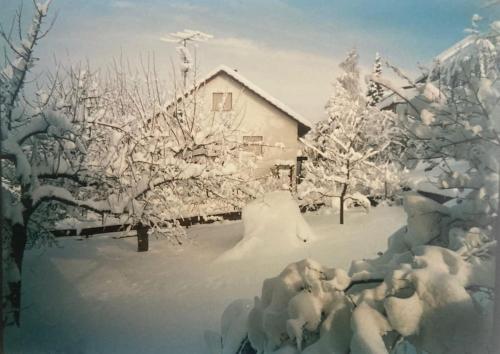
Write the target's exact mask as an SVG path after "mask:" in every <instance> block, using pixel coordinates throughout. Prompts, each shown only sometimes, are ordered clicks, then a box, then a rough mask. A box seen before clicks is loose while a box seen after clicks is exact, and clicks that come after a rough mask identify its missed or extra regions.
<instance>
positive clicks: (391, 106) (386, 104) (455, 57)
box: [377, 35, 476, 112]
mask: <svg viewBox="0 0 500 354" xmlns="http://www.w3.org/2000/svg"><path fill="white" fill-rule="evenodd" d="M474 43H475V37H474V36H472V35H471V36H467V37H465V38H463V39H462V40H460V41H458V42H457V43H455V44H454V45H452V46H451V47H449V48H448V49H446V50H444V51H442V52H441V53H440V54H439V55H437V56H435V57H434V58H433V60H432V62H433V65H434V66H433V68H432V70H431V71H430V72H428V73H423V74H421V75H420V76H419V77H417V78H416V79H415V81H414V82H415V83H416V84H419V83H424V82H426V81H427V80H428V79H430V81H436V80H438V79H439V78H440V77H442V75H446V74H447V73H448V72H452V70H450V69H452V68H453V66H455V65H460V62H461V60H463V59H464V58H466V57H467V56H469V55H470V54H471V51H474V50H476V48H475V46H474V45H473V44H474ZM404 89H405V90H406V91H407V92H408V94H409V96H412V93H414V92H413V91H415V88H414V87H412V86H406V87H404ZM400 105H405V102H404V101H403V100H402V99H401V98H400V97H399V96H398V95H396V94H395V93H393V92H391V93H390V94H388V95H387V96H385V97H384V98H383V99H382V100H381V101H380V102H379V103H378V104H377V107H378V108H380V109H382V110H391V111H393V112H396V111H397V108H398V106H400Z"/></svg>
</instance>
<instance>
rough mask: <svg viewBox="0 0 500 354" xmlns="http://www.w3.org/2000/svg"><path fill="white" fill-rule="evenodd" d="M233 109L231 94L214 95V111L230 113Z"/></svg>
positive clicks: (219, 93) (217, 93)
mask: <svg viewBox="0 0 500 354" xmlns="http://www.w3.org/2000/svg"><path fill="white" fill-rule="evenodd" d="M232 109H233V94H232V93H231V92H214V93H212V111H230V110H232Z"/></svg>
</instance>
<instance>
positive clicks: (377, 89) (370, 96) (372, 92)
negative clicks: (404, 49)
mask: <svg viewBox="0 0 500 354" xmlns="http://www.w3.org/2000/svg"><path fill="white" fill-rule="evenodd" d="M381 74H382V59H381V58H380V55H379V54H378V53H376V54H375V62H374V63H373V70H372V75H373V76H375V77H380V75H381ZM383 96H384V89H383V87H382V85H380V84H378V83H376V82H374V81H372V80H370V83H369V85H368V92H367V94H366V97H367V101H368V105H369V106H375V105H376V104H377V103H379V102H380V101H381V100H382V97H383Z"/></svg>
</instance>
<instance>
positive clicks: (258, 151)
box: [243, 136, 264, 156]
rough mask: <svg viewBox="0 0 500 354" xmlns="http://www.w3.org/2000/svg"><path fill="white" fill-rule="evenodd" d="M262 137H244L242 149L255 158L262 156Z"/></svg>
mask: <svg viewBox="0 0 500 354" xmlns="http://www.w3.org/2000/svg"><path fill="white" fill-rule="evenodd" d="M263 142H264V137H263V136H244V137H243V148H244V150H245V151H247V152H251V153H253V154H255V155H257V156H262V143H263Z"/></svg>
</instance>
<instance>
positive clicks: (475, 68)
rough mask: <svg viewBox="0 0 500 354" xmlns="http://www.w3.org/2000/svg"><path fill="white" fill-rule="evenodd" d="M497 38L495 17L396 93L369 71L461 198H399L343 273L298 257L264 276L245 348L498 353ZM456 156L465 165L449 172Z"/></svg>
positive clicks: (424, 156) (250, 316)
mask: <svg viewBox="0 0 500 354" xmlns="http://www.w3.org/2000/svg"><path fill="white" fill-rule="evenodd" d="M499 39H500V23H498V22H494V23H493V24H492V25H491V30H490V31H489V32H488V33H487V34H486V35H481V34H477V35H476V37H475V38H474V42H473V43H472V44H471V45H473V48H470V49H472V50H471V51H470V52H469V53H468V55H464V56H460V55H458V56H457V57H456V59H455V60H454V62H453V63H452V65H451V66H449V67H447V68H446V69H444V68H443V67H441V69H440V70H445V72H443V71H441V75H439V76H440V77H441V78H445V80H444V81H439V82H432V78H433V77H432V76H430V77H429V80H428V81H427V82H425V83H421V84H414V87H413V88H414V89H413V90H403V89H401V88H398V87H396V86H394V85H392V84H391V83H390V82H389V81H388V80H386V79H384V78H373V77H372V79H374V80H376V81H377V82H378V83H379V84H381V85H383V86H385V87H387V88H388V89H390V90H393V91H394V92H395V93H396V94H397V95H399V96H400V97H401V98H402V99H404V100H405V101H406V102H407V106H406V107H405V108H404V109H401V110H400V112H399V113H400V115H401V117H402V118H405V119H406V120H407V122H408V127H409V129H410V131H411V132H413V134H414V138H415V139H416V140H417V141H418V143H419V144H417V145H418V150H415V157H421V158H422V159H423V160H425V161H430V163H431V167H432V166H434V167H435V168H441V169H442V170H443V173H442V175H441V176H440V177H439V179H438V183H439V184H440V185H441V187H442V188H458V189H460V190H462V191H463V197H460V198H458V200H457V201H456V203H453V204H450V205H441V204H438V203H437V202H434V201H432V200H430V199H428V198H426V197H423V196H421V195H418V194H416V193H415V194H407V195H406V197H405V201H404V208H405V211H406V213H407V216H408V222H407V226H405V227H403V228H402V229H400V230H399V231H397V232H396V233H395V234H393V235H392V236H391V237H390V238H389V242H388V248H387V250H386V251H385V252H384V253H383V254H382V255H380V256H379V257H378V258H375V259H372V260H360V261H354V262H353V263H352V265H351V268H350V270H349V272H345V271H343V270H341V269H334V268H327V267H323V266H322V265H320V264H318V263H316V262H314V261H312V260H303V261H300V262H297V263H293V264H291V265H289V266H288V267H286V268H285V270H284V271H283V272H282V273H281V274H279V275H278V276H277V277H275V278H271V279H267V280H266V281H265V282H264V285H263V288H262V296H261V297H256V298H255V302H254V306H253V308H252V310H251V311H250V312H249V314H248V320H247V331H246V337H245V336H243V338H240V342H241V343H242V346H244V348H245V349H246V350H247V351H248V352H253V351H254V352H257V353H272V352H287V353H299V352H300V353H315V354H321V353H332V352H334V353H349V352H351V353H361V354H364V353H403V352H404V353H406V352H408V351H407V349H408V350H409V351H410V352H415V351H416V352H427V353H433V354H441V353H464V354H465V353H493V352H496V351H497V350H498V347H494V346H492V345H491V343H492V342H494V341H496V343H497V344H498V340H497V339H496V338H497V337H498V332H497V331H495V330H492V323H493V321H497V318H495V317H494V315H493V313H494V312H493V307H494V301H493V298H494V294H493V288H494V287H496V288H497V290H498V283H495V263H496V264H497V265H496V267H497V270H498V263H499V262H495V253H496V254H498V252H495V247H496V243H497V240H495V235H498V234H499V233H498V219H499V217H498V195H499V194H498V185H499V183H498V181H499V168H498V160H497V156H499V154H498V152H499V151H498V150H499V148H500V143H499V142H500V140H499V136H498V133H497V129H498V126H497V124H498V121H496V118H498V104H499V101H500V91H499V89H498V88H499V87H498V74H499V72H500V71H499V69H500V67H499V63H500V60H499V55H498V49H499V48H498V44H499ZM418 154H420V155H418ZM457 161H462V162H463V163H465V164H466V165H467V167H466V168H465V169H461V170H458V169H457V168H455V166H458V165H457V164H456V163H457ZM495 218H496V220H497V223H496V228H497V230H496V231H495V229H494V228H495V225H494V224H495V223H494V221H495ZM367 232H368V233H369V230H367ZM497 274H498V273H497ZM496 278H498V275H497V277H496ZM495 295H497V296H498V292H497V293H496V294H495ZM496 300H497V299H496ZM496 313H497V314H498V309H497V312H496ZM225 325H226V326H227V323H226V324H225ZM227 340H228V341H229V342H234V338H228V339H227ZM223 347H224V343H223ZM412 347H413V348H412Z"/></svg>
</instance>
